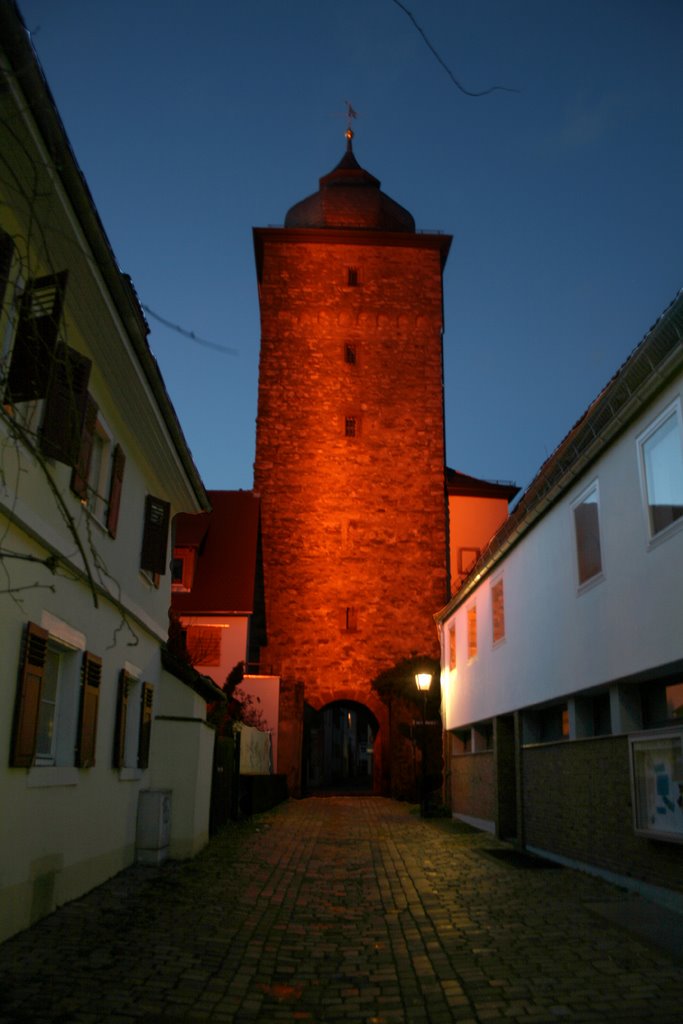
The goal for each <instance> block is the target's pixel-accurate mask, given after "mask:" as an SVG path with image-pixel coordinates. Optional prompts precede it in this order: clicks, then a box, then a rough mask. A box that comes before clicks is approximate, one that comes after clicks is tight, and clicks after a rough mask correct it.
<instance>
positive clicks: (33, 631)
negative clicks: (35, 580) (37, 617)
mask: <svg viewBox="0 0 683 1024" xmlns="http://www.w3.org/2000/svg"><path fill="white" fill-rule="evenodd" d="M47 640H48V632H47V630H46V629H42V628H41V627H40V626H36V624H35V623H34V622H29V623H28V624H27V626H26V636H25V639H24V650H23V655H22V660H21V664H20V666H19V682H18V686H17V701H16V705H15V710H14V729H13V731H12V750H11V753H10V762H9V763H10V767H12V768H29V767H30V766H31V765H32V764H33V757H34V754H35V750H36V731H37V728H38V711H39V709H40V694H41V690H42V688H43V673H44V670H45V657H46V654H47Z"/></svg>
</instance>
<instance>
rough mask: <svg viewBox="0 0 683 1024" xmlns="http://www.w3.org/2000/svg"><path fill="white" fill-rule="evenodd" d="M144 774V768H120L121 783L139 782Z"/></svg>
mask: <svg viewBox="0 0 683 1024" xmlns="http://www.w3.org/2000/svg"><path fill="white" fill-rule="evenodd" d="M144 774H145V773H144V771H143V769H142V768H119V782H139V781H140V779H141V778H142V776H143V775H144Z"/></svg>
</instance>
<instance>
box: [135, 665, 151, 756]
mask: <svg viewBox="0 0 683 1024" xmlns="http://www.w3.org/2000/svg"><path fill="white" fill-rule="evenodd" d="M153 707H154V687H153V686H152V684H151V683H143V684H142V693H141V696H140V731H139V735H138V768H142V769H144V768H148V767H149V751H150V746H151V740H152V710H153Z"/></svg>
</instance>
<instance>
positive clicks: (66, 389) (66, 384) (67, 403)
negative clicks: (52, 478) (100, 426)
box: [40, 345, 92, 466]
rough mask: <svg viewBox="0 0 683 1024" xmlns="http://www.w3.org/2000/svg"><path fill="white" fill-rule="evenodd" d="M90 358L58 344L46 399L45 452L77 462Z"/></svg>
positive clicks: (42, 437)
mask: <svg viewBox="0 0 683 1024" xmlns="http://www.w3.org/2000/svg"><path fill="white" fill-rule="evenodd" d="M91 365H92V364H91V362H90V360H89V359H87V358H86V357H85V356H82V355H81V354H80V352H76V350H75V349H73V348H69V347H68V346H67V345H58V346H57V350H56V352H55V358H54V360H53V363H52V372H51V373H50V381H49V383H48V388H47V395H46V399H45V415H44V417H43V426H42V428H41V437H40V448H41V451H42V452H43V455H46V456H47V457H48V458H50V459H56V460H57V462H64V463H66V465H67V466H75V465H76V462H77V461H78V453H79V449H80V445H81V435H82V433H83V420H84V417H85V409H86V403H87V399H88V381H89V379H90V367H91Z"/></svg>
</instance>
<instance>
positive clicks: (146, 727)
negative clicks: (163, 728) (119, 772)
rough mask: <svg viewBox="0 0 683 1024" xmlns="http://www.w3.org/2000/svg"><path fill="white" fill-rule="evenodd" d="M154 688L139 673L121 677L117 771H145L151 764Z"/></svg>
mask: <svg viewBox="0 0 683 1024" xmlns="http://www.w3.org/2000/svg"><path fill="white" fill-rule="evenodd" d="M153 704H154V687H153V686H152V684H151V683H143V682H142V680H141V678H140V676H139V673H138V672H137V671H131V670H129V669H122V670H121V672H120V674H119V685H118V696H117V703H116V723H115V731H114V754H113V766H114V768H124V769H125V768H128V769H133V770H135V769H141V768H146V767H147V766H148V763H149V747H150V735H151V723H152V708H153Z"/></svg>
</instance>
